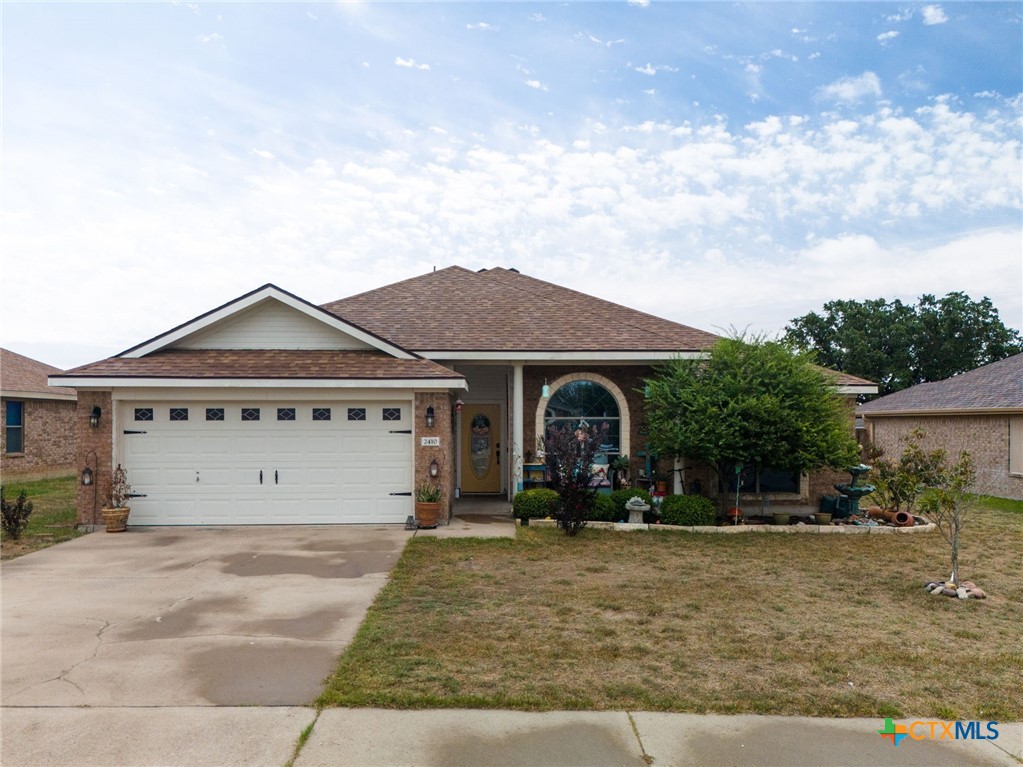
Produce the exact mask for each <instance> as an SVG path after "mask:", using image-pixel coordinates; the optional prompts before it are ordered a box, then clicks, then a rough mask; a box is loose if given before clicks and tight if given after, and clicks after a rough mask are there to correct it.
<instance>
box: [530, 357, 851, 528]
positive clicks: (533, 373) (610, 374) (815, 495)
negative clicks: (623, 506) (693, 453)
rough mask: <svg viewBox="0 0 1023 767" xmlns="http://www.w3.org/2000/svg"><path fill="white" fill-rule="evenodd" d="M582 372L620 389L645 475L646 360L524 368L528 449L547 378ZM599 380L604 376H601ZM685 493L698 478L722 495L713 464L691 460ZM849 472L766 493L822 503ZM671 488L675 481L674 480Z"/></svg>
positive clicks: (705, 488) (633, 473) (635, 457)
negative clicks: (793, 489) (778, 492)
mask: <svg viewBox="0 0 1023 767" xmlns="http://www.w3.org/2000/svg"><path fill="white" fill-rule="evenodd" d="M569 372H571V373H581V374H583V377H586V375H587V374H591V375H593V376H594V377H595V378H596V377H601V378H606V379H607V380H609V381H611V382H613V383H614V384H615V385H616V386H618V388H619V389H620V390H621V392H622V394H623V395H624V397H625V401H626V403H627V405H628V408H629V416H630V418H629V453H630V455H629V458H630V461H629V463H630V469H629V477H630V479H631V480H633V481H635V479H636V478H637V477H638V476H639V475H640V471H641V470H643V469H644V468H645V465H646V459H645V458H644V457H641V456H640V455H639V454H640V453H641V452H646V451H647V441H648V439H649V437H648V436H647V435H646V434H645V430H646V429H645V422H646V416H645V413H644V408H645V403H644V398H643V381H644V379H646V378H649V377H650V376H652V375H653V372H654V369H653V368H652V367H649V366H645V365H603V366H601V365H592V366H586V367H581V368H579V369H577V370H571V369H569V368H565V367H562V366H527V367H526V368H525V369H524V371H523V387H524V391H523V409H524V413H523V441H524V446H525V449H527V450H530V449H535V445H536V409H537V406H538V404H539V402H540V392H541V389H542V387H543V384H544V382H545V381H547V382H548V383H550V382H553V381H556V380H557V379H559V378H563V377H564V376H565V375H566V373H569ZM598 380H599V379H598ZM844 400H845V406H846V409H847V411H848V417H849V433H850V435H851V434H852V433H853V428H854V427H853V417H854V412H855V407H856V398H855V397H854V396H845V397H844ZM672 466H673V463H671V462H669V461H668V460H667V459H662V460H661V462H660V469H661V470H662V471H668V470H670V469H671V468H672ZM685 467H686V473H685V482H686V492H692V491H693V487H694V482H695V483H696V485H695V486H696V487H698V488H699V494H700V495H704V496H706V497H708V498H711V499H714V500H716V499H717V495H718V477H717V473H716V472H715V471H714V469H713V468H711V467H710V466H707V465H706V464H701V463H696V462H691V461H687V462H686V464H685ZM849 479H850V475H849V473H848V472H846V471H834V470H831V469H826V468H825V469H821V470H820V471H816V472H813V473H812V474H810V475H809V477H808V478H806V479H804V481H803V482H802V483H801V486H800V492H799V493H798V495H794V494H785V495H782V496H776V495H774V494H767V495H766V497H767V498H770V499H772V500H773V501H774V502H775V503H778V504H784V505H804V506H813V507H815V508H816V507H818V506H819V505H820V501H821V497H822V496H825V495H836V494H837V491H836V490H835V488H834V486H835V484H837V483H840V482H848V481H849ZM668 486H669V489H670V488H671V487H672V486H673V485H672V483H671V482H669V485H668ZM763 497H765V496H762V495H760V494H743V495H740V504H747V505H750V506H751V507H752V506H759V504H760V502H761V500H762V499H763Z"/></svg>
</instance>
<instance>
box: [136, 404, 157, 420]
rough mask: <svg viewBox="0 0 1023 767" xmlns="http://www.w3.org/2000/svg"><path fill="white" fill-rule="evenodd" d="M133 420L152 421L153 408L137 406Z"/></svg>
mask: <svg viewBox="0 0 1023 767" xmlns="http://www.w3.org/2000/svg"><path fill="white" fill-rule="evenodd" d="M135 420H136V421H152V420H153V408H151V407H137V408H135Z"/></svg>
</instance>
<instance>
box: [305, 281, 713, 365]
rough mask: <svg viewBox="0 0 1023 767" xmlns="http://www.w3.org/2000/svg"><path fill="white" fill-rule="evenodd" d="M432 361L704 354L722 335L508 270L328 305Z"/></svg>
mask: <svg viewBox="0 0 1023 767" xmlns="http://www.w3.org/2000/svg"><path fill="white" fill-rule="evenodd" d="M323 308H324V309H326V310H327V311H329V312H331V313H332V314H336V315H337V316H338V317H342V318H344V319H346V320H348V321H350V322H354V323H356V324H357V325H359V326H361V327H363V328H366V329H367V330H369V331H371V332H373V333H376V334H378V335H381V336H384V337H385V338H388V339H390V340H392V341H393V342H394V343H396V344H399V345H400V346H402V347H404V348H406V349H412V350H415V351H416V352H419V353H422V354H425V355H427V356H443V355H440V354H437V355H434V354H433V353H434V352H490V351H493V352H534V351H541V352H580V351H581V352H629V353H637V352H647V351H652V352H667V353H675V352H702V351H706V350H708V349H709V348H710V347H711V346H713V345H714V342H715V341H717V340H718V336H716V335H714V334H713V333H707V332H706V331H703V330H697V329H696V328H691V327H688V326H686V325H680V324H678V323H676V322H671V321H669V320H665V319H662V318H660V317H654V316H653V315H650V314H646V313H644V312H641V311H638V310H636V309H631V308H629V307H627V306H621V305H619V304H615V303H612V302H610V301H605V300H603V299H601V298H595V297H593V296H588V295H586V294H584V293H579V292H578V291H575V290H570V289H568V288H563V287H560V286H558V285H553V284H551V283H549V282H544V281H543V280H538V279H535V278H533V277H527V276H525V275H523V274H519V273H518V272H515V271H512V270H509V269H499V268H498V269H486V270H482V271H479V272H473V271H470V270H468V269H465V268H463V267H460V266H451V267H448V268H446V269H441V270H440V271H436V272H431V273H429V274H425V275H422V276H420V277H413V278H411V279H408V280H403V281H402V282H396V283H394V284H393V285H385V286H384V287H382V288H377V289H376V290H371V291H369V292H366V293H360V294H358V295H355V296H351V297H349V298H343V299H341V300H339V301H333V302H331V303H328V304H324V305H323Z"/></svg>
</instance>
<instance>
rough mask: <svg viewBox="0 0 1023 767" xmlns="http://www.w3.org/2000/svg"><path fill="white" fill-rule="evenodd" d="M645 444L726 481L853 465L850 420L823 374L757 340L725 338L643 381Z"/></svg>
mask: <svg viewBox="0 0 1023 767" xmlns="http://www.w3.org/2000/svg"><path fill="white" fill-rule="evenodd" d="M646 385H647V395H646V409H647V423H648V426H649V430H650V445H651V447H652V448H653V450H655V451H656V452H657V453H659V454H661V455H674V456H685V458H686V459H687V460H699V461H704V462H706V463H708V464H710V465H711V466H712V467H713V468H714V469H715V470H716V472H717V474H718V478H719V480H722V481H721V482H719V485H720V491H721V496H720V503H721V508H722V509H724V508H725V494H726V491H727V482H725V481H723V480H724V479H725V478H726V477H729V476H732V475H733V474H734V473H735V469H736V467H738V466H744V467H747V468H750V467H760V468H764V469H766V468H771V469H778V470H785V471H801V472H804V471H812V470H814V469H818V468H821V467H822V466H830V467H833V468H842V467H845V466H849V465H851V464H853V463H856V462H857V459H858V447H857V444H856V441H855V439H853V428H852V413H851V412H850V411H849V410H848V409H847V408H846V406H845V404H844V403H843V400H842V398H841V397H840V396H839V395H838V394H837V393H836V392H835V389H834V383H833V381H832V380H831V379H830V378H829V377H828V374H827V373H826V372H825V371H824V370H822V369H821V368H818V367H817V366H815V365H814V364H812V362H811V361H810V359H809V357H808V356H807V355H805V354H802V353H796V352H793V351H792V350H791V349H790V348H789V347H787V346H785V345H784V344H782V343H780V342H777V341H767V340H764V339H762V338H757V337H754V338H750V339H749V340H747V339H746V338H743V337H736V338H724V339H721V340H720V341H718V343H717V344H716V345H715V346H714V347H713V349H711V352H710V356H709V357H708V358H707V359H703V360H692V359H683V358H681V357H678V358H675V359H673V360H671V361H670V362H668V363H667V364H665V365H663V366H661V367H660V368H659V369H658V370H657V371H656V373H655V375H654V376H653V377H652V378H649V379H647V381H646Z"/></svg>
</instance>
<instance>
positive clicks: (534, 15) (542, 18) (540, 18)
mask: <svg viewBox="0 0 1023 767" xmlns="http://www.w3.org/2000/svg"><path fill="white" fill-rule="evenodd" d="M529 20H530V21H535V22H537V23H541V22H544V21H547V17H546V16H544V15H543V14H542V13H531V14H529Z"/></svg>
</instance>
